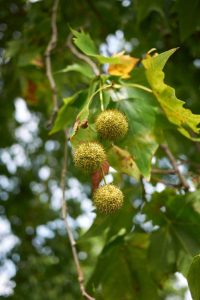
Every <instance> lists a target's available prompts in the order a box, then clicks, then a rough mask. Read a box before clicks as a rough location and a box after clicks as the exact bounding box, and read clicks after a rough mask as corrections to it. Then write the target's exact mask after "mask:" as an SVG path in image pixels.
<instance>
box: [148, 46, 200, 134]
mask: <svg viewBox="0 0 200 300" xmlns="http://www.w3.org/2000/svg"><path fill="white" fill-rule="evenodd" d="M175 51H176V49H171V50H169V51H166V52H163V53H161V54H159V55H158V56H156V57H150V58H146V59H144V60H143V65H144V67H145V69H146V76H147V79H148V82H149V84H150V86H151V88H152V90H153V94H154V95H155V97H156V99H157V100H158V102H159V103H160V105H161V107H162V109H163V111H164V113H165V114H166V116H167V118H168V119H169V121H170V122H171V123H173V124H175V125H176V126H177V127H178V130H179V131H180V132H181V133H182V134H183V135H184V136H186V137H187V138H190V139H191V140H200V138H194V137H193V135H192V134H191V130H192V131H193V132H194V133H197V134H198V133H199V128H198V125H199V123H200V115H194V114H193V113H192V112H191V111H190V110H189V109H186V108H184V107H183V105H184V102H183V101H181V100H179V99H178V98H177V97H176V95H175V90H174V89H173V88H172V87H170V86H169V85H167V84H165V83H164V73H163V71H162V70H163V68H164V66H165V64H166V62H167V60H168V59H169V57H170V56H171V55H172V54H173V53H174V52H175Z"/></svg>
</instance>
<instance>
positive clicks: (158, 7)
mask: <svg viewBox="0 0 200 300" xmlns="http://www.w3.org/2000/svg"><path fill="white" fill-rule="evenodd" d="M136 6H137V7H136V9H137V21H138V22H139V23H140V22H142V21H143V20H144V19H145V18H146V17H147V16H148V15H149V14H150V13H151V12H152V11H156V12H158V13H159V14H160V15H161V16H162V17H163V18H164V13H163V1H162V0H152V1H151V2H149V1H148V0H140V1H137V3H136Z"/></svg>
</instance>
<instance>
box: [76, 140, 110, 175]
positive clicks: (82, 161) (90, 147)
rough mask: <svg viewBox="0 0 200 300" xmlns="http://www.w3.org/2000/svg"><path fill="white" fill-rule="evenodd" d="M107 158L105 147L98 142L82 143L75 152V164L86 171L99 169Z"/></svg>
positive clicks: (91, 171) (90, 171)
mask: <svg viewBox="0 0 200 300" xmlns="http://www.w3.org/2000/svg"><path fill="white" fill-rule="evenodd" d="M105 160H106V154H105V151H104V149H103V147H102V146H101V145H100V144H98V143H96V142H87V143H82V144H80V145H79V147H78V148H77V149H76V151H75V153H74V163H75V166H76V167H78V168H80V169H82V170H83V171H85V172H86V173H93V172H95V171H97V170H98V169H99V168H100V167H101V164H102V163H103V162H104V161H105Z"/></svg>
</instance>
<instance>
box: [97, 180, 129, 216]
mask: <svg viewBox="0 0 200 300" xmlns="http://www.w3.org/2000/svg"><path fill="white" fill-rule="evenodd" d="M123 199H124V195H123V193H122V192H121V191H120V189H119V188H117V187H116V186H114V185H112V184H106V185H104V186H102V187H100V188H98V189H97V190H96V191H95V192H94V195H93V201H94V204H95V205H96V208H97V210H98V211H99V212H100V213H102V214H111V213H114V212H115V211H117V210H118V209H120V208H121V207H122V205H123V201H124V200H123Z"/></svg>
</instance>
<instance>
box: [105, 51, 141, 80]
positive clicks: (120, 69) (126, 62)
mask: <svg viewBox="0 0 200 300" xmlns="http://www.w3.org/2000/svg"><path fill="white" fill-rule="evenodd" d="M123 53H124V52H120V53H118V54H116V55H114V57H118V59H119V63H115V64H110V66H109V68H108V73H109V74H111V75H115V76H121V77H122V78H128V77H129V74H130V72H131V71H132V70H133V68H134V67H135V66H136V64H137V63H138V61H139V59H138V58H135V57H131V56H130V55H124V54H123Z"/></svg>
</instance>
